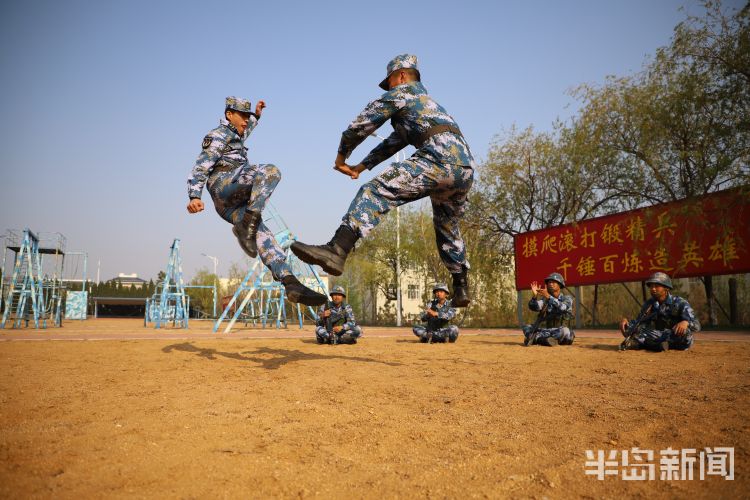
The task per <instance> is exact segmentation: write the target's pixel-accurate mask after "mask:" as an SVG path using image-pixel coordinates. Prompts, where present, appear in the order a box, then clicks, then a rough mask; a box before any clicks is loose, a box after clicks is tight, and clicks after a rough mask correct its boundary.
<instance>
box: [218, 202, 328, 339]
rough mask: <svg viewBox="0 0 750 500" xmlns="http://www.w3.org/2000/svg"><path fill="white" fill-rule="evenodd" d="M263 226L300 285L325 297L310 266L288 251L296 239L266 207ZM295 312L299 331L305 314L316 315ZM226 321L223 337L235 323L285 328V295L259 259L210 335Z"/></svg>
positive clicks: (324, 288) (299, 308)
mask: <svg viewBox="0 0 750 500" xmlns="http://www.w3.org/2000/svg"><path fill="white" fill-rule="evenodd" d="M263 223H264V224H265V225H266V226H267V227H268V229H269V230H271V231H272V232H273V233H274V237H275V238H276V242H277V243H278V244H279V246H280V247H281V248H282V249H283V250H284V252H285V253H286V262H287V264H288V265H289V267H290V268H291V269H292V272H293V273H294V275H295V276H297V278H299V280H300V282H301V283H303V284H304V285H305V286H307V287H308V288H311V289H312V290H316V291H318V292H320V293H323V294H325V295H328V287H327V286H326V283H325V281H323V279H321V277H320V275H319V274H318V272H317V271H316V270H315V268H314V267H313V266H311V265H310V264H306V263H304V262H302V261H301V260H299V259H298V258H297V257H296V256H295V255H294V254H293V253H292V251H291V248H290V247H291V245H292V243H294V241H296V237H295V236H294V235H293V234H292V232H291V231H290V230H289V227H288V226H287V225H286V222H285V221H284V219H283V218H282V217H281V215H280V214H279V213H278V211H277V210H276V208H275V207H274V206H273V205H272V204H271V203H268V204H267V205H266V209H265V210H264V211H263ZM294 306H295V307H296V312H297V320H298V322H299V327H300V328H302V324H303V319H304V316H305V314H306V315H308V316H309V317H311V318H312V319H316V318H317V312H316V311H315V310H314V309H313V308H312V307H307V306H302V305H300V304H294ZM227 318H229V323H228V324H227V326H226V328H225V329H224V333H229V332H231V330H232V327H233V326H234V324H235V323H236V322H237V320H238V319H240V320H243V321H244V322H245V324H248V323H249V322H252V324H253V326H256V325H257V324H258V323H260V325H261V326H262V327H263V328H265V327H266V326H267V325H269V324H270V323H273V324H274V325H275V326H276V328H281V326H284V327H287V326H288V325H287V310H286V294H285V293H284V286H283V285H282V284H281V283H279V282H277V281H274V280H273V277H272V276H271V273H270V272H269V271H268V268H266V266H264V265H263V263H262V262H261V260H260V256H258V257H256V259H255V260H254V261H253V263H252V265H251V267H250V270H249V271H248V273H247V274H246V275H245V278H244V279H243V280H242V282H241V283H240V285H239V287H237V290H236V291H235V292H234V295H233V296H232V299H231V300H230V301H229V303H228V304H227V306H226V307H225V308H224V311H223V312H222V313H221V316H219V318H218V319H217V320H216V323H215V324H214V332H217V331H218V330H219V327H220V326H221V323H222V322H223V321H224V320H225V319H227Z"/></svg>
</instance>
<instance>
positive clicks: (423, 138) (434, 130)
mask: <svg viewBox="0 0 750 500" xmlns="http://www.w3.org/2000/svg"><path fill="white" fill-rule="evenodd" d="M443 132H453V133H454V134H456V135H457V136H459V137H463V134H461V131H460V130H458V128H456V127H454V126H453V125H434V126H432V127H430V128H428V129H427V130H425V131H424V132H422V133H421V134H419V137H418V138H417V141H418V144H417V145H416V147H417V149H419V148H421V147H422V146H424V143H425V142H427V139H429V138H430V137H432V136H433V135H437V134H442V133H443Z"/></svg>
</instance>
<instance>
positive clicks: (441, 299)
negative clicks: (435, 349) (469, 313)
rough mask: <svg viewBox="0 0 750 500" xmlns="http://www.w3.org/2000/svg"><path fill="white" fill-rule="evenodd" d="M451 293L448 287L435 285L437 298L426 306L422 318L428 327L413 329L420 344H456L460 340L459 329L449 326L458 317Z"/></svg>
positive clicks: (434, 289) (434, 292) (443, 284)
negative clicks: (449, 295)
mask: <svg viewBox="0 0 750 500" xmlns="http://www.w3.org/2000/svg"><path fill="white" fill-rule="evenodd" d="M449 293H450V292H449V291H448V285H446V284H445V283H435V286H434V287H433V288H432V295H433V296H434V297H435V298H434V299H433V300H432V301H430V302H429V303H428V304H427V305H426V306H425V310H424V312H423V313H422V316H421V319H422V321H425V322H427V325H426V326H415V327H414V328H413V331H414V335H416V336H417V337H419V341H420V342H424V343H427V342H446V341H448V342H455V341H456V340H457V339H458V327H457V326H456V325H449V324H448V323H450V321H451V320H452V319H453V318H454V317H455V316H456V310H455V309H454V308H453V307H452V304H451V301H450V300H448V294H449Z"/></svg>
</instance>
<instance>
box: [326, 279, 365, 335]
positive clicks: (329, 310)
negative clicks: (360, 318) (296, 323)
mask: <svg viewBox="0 0 750 500" xmlns="http://www.w3.org/2000/svg"><path fill="white" fill-rule="evenodd" d="M330 295H331V301H330V302H328V303H327V304H325V305H324V306H321V308H320V309H319V310H318V319H317V321H316V322H315V324H316V325H317V326H316V328H315V337H316V338H317V340H318V344H356V343H357V339H358V338H359V337H360V336H361V335H362V328H361V327H359V326H357V322H356V321H355V319H354V311H352V306H350V305H349V304H347V303H345V302H344V299H345V298H346V291H344V288H343V287H341V286H335V287H333V290H331V293H330Z"/></svg>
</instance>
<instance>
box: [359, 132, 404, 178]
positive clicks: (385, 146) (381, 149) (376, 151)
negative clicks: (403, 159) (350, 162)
mask: <svg viewBox="0 0 750 500" xmlns="http://www.w3.org/2000/svg"><path fill="white" fill-rule="evenodd" d="M407 145H408V144H407V143H406V142H405V141H404V139H403V138H402V137H401V135H400V134H399V133H398V132H396V131H394V132H393V133H391V135H389V136H388V137H387V138H386V140H384V141H383V142H381V143H380V144H378V145H377V146H375V147H374V148H372V151H370V152H369V153H368V154H367V156H365V157H364V159H363V160H362V165H364V166H365V168H367V170H372V168H373V167H374V166H375V165H377V164H378V163H380V162H382V161H384V160H386V159H388V158H390V157H391V156H393V155H395V154H396V153H397V152H399V151H401V150H402V149H404V148H405V147H406V146H407Z"/></svg>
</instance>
